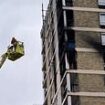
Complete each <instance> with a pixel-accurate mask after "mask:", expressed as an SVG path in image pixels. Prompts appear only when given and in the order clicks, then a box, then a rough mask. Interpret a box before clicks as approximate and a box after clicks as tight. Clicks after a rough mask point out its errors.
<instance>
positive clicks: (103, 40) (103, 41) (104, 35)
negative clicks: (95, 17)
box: [101, 33, 105, 46]
mask: <svg viewBox="0 0 105 105" xmlns="http://www.w3.org/2000/svg"><path fill="white" fill-rule="evenodd" d="M101 44H102V46H105V33H101Z"/></svg>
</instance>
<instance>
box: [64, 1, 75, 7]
mask: <svg viewBox="0 0 105 105" xmlns="http://www.w3.org/2000/svg"><path fill="white" fill-rule="evenodd" d="M65 3H66V6H73V2H72V0H65Z"/></svg>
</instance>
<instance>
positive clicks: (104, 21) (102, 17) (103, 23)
mask: <svg viewBox="0 0 105 105" xmlns="http://www.w3.org/2000/svg"><path fill="white" fill-rule="evenodd" d="M100 26H101V27H102V28H103V27H105V13H100Z"/></svg>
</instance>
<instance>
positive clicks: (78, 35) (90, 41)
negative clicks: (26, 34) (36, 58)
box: [41, 0, 105, 105]
mask: <svg viewBox="0 0 105 105" xmlns="http://www.w3.org/2000/svg"><path fill="white" fill-rule="evenodd" d="M41 38H42V56H43V67H42V71H43V89H44V103H43V105H105V0H49V4H48V8H47V11H46V15H45V17H44V18H43V26H42V30H41Z"/></svg>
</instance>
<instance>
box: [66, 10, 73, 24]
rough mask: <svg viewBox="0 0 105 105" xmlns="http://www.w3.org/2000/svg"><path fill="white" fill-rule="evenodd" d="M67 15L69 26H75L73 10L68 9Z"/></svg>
mask: <svg viewBox="0 0 105 105" xmlns="http://www.w3.org/2000/svg"><path fill="white" fill-rule="evenodd" d="M66 17H67V26H73V11H71V10H67V11H66Z"/></svg>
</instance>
